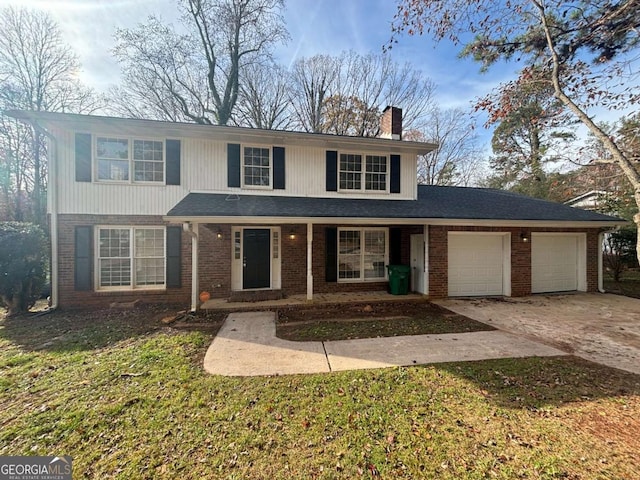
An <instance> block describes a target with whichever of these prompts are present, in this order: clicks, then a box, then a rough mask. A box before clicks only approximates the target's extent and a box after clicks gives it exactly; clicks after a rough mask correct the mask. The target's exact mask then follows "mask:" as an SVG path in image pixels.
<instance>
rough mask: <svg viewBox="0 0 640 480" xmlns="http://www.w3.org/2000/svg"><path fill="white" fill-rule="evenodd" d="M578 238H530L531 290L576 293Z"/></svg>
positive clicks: (536, 236)
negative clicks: (574, 291)
mask: <svg viewBox="0 0 640 480" xmlns="http://www.w3.org/2000/svg"><path fill="white" fill-rule="evenodd" d="M579 240H580V239H579V237H578V236H577V235H536V234H533V235H532V236H531V291H532V292H533V293H543V292H569V291H573V290H578V270H579V265H578V250H579Z"/></svg>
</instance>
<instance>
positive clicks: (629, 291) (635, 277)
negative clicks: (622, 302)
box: [604, 270, 640, 298]
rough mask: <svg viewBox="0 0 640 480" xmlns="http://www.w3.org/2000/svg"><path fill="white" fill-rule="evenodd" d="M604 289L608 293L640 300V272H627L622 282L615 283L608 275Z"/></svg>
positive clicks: (623, 275)
mask: <svg viewBox="0 0 640 480" xmlns="http://www.w3.org/2000/svg"><path fill="white" fill-rule="evenodd" d="M604 289H605V291H606V292H607V293H615V294H617V295H625V296H627V297H633V298H640V270H627V271H625V272H624V273H623V274H622V280H620V282H614V281H613V279H612V278H611V277H610V276H609V275H608V274H607V275H605V276H604Z"/></svg>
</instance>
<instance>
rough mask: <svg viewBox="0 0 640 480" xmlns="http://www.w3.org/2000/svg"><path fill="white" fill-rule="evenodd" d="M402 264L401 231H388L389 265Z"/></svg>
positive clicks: (394, 229) (391, 229)
mask: <svg viewBox="0 0 640 480" xmlns="http://www.w3.org/2000/svg"><path fill="white" fill-rule="evenodd" d="M401 263H402V229H401V228H390V229H389V265H400V264H401Z"/></svg>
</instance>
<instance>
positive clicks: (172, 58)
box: [114, 0, 288, 125]
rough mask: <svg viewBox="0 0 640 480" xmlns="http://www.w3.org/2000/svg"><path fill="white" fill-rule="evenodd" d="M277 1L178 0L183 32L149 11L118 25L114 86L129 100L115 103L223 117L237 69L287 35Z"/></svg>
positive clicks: (171, 116)
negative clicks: (117, 81)
mask: <svg viewBox="0 0 640 480" xmlns="http://www.w3.org/2000/svg"><path fill="white" fill-rule="evenodd" d="M283 8H284V0H180V9H181V12H182V28H183V30H184V31H185V32H186V33H178V31H176V30H175V29H174V28H173V26H170V25H165V24H163V22H162V21H161V19H159V18H158V17H154V16H151V17H149V19H148V21H147V23H146V24H141V25H139V26H138V27H137V28H135V29H131V30H127V29H123V30H118V32H117V34H116V39H117V45H116V47H115V49H114V54H115V56H116V58H117V60H118V61H119V62H120V65H121V66H122V69H123V72H124V81H123V84H122V86H121V89H120V91H121V92H124V93H125V95H124V97H125V98H126V99H129V100H135V101H136V106H135V107H134V108H130V107H127V106H121V107H119V108H120V109H124V110H125V111H127V112H128V113H129V114H136V116H137V114H138V113H144V114H145V116H147V117H149V116H153V118H160V119H167V120H174V121H176V120H186V121H192V122H196V123H201V124H219V125H226V124H227V123H228V122H229V121H230V119H231V117H232V115H233V113H234V109H235V106H236V102H237V100H238V95H239V91H240V78H241V75H242V72H243V70H245V69H250V68H252V66H254V65H255V64H256V63H257V62H260V61H262V60H263V59H264V57H268V56H269V54H270V51H269V49H270V48H271V46H272V45H274V44H276V43H278V42H281V41H285V40H286V39H287V38H288V33H287V31H286V29H285V27H284V20H283V17H282V14H281V11H282V9H283ZM245 78H246V77H245Z"/></svg>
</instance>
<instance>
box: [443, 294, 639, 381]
mask: <svg viewBox="0 0 640 480" xmlns="http://www.w3.org/2000/svg"><path fill="white" fill-rule="evenodd" d="M434 303H437V304H438V305H441V306H443V307H445V308H448V309H449V310H452V311H454V312H456V313H459V314H461V315H465V316H467V317H470V318H473V319H475V320H479V321H481V322H485V323H487V324H489V325H493V326H494V327H496V328H499V329H500V330H503V331H506V332H511V333H515V334H519V335H524V336H525V337H527V338H529V339H532V340H537V341H541V342H543V343H546V344H547V345H550V346H553V347H556V348H559V349H560V350H563V351H565V352H567V353H571V354H573V355H577V356H579V357H582V358H584V359H587V360H590V361H593V362H597V363H602V364H604V365H608V366H610V367H615V368H620V369H622V370H627V371H629V372H633V373H637V374H640V300H638V299H634V298H628V297H623V296H619V295H611V294H601V293H578V294H568V295H535V296H530V297H523V298H499V299H489V298H482V299H480V298H478V299H444V300H438V301H435V302H434Z"/></svg>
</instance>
